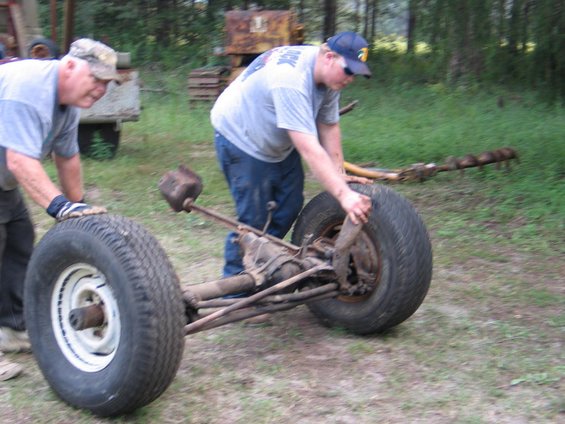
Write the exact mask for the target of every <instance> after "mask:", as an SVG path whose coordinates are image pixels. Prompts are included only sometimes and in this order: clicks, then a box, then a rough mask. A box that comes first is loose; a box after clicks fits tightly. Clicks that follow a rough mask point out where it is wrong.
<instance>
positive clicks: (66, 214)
mask: <svg viewBox="0 0 565 424" xmlns="http://www.w3.org/2000/svg"><path fill="white" fill-rule="evenodd" d="M106 212H107V211H106V209H105V208H102V207H99V206H90V205H89V204H87V203H73V202H71V201H70V200H68V199H67V198H66V197H65V196H63V195H62V194H60V195H58V196H57V197H55V198H54V199H53V200H52V201H51V203H50V204H49V207H48V208H47V213H48V214H49V215H51V216H52V217H53V218H55V219H56V220H57V221H63V220H65V219H67V218H76V217H78V216H83V215H96V214H101V213H106Z"/></svg>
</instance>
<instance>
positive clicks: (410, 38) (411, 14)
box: [406, 0, 417, 54]
mask: <svg viewBox="0 0 565 424" xmlns="http://www.w3.org/2000/svg"><path fill="white" fill-rule="evenodd" d="M416 9H417V0H409V2H408V28H407V29H406V53H407V54H412V53H414V46H415V44H416V42H415V40H414V37H415V34H414V31H415V29H416V13H417V10H416Z"/></svg>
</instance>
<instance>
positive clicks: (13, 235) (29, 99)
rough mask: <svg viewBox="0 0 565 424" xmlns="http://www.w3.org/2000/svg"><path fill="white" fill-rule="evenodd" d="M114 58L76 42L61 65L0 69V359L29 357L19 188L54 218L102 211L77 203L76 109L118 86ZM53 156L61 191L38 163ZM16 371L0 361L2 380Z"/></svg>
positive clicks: (27, 233) (24, 215) (27, 232)
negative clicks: (22, 354) (17, 355)
mask: <svg viewBox="0 0 565 424" xmlns="http://www.w3.org/2000/svg"><path fill="white" fill-rule="evenodd" d="M116 63H117V55H116V52H115V51H114V50H112V49H111V48H110V47H108V46H106V45H104V44H102V43H100V42H97V41H94V40H90V39H79V40H77V41H75V42H74V43H73V44H72V45H71V47H70V50H69V53H68V54H67V55H65V56H63V57H62V58H61V59H60V60H33V59H29V60H19V61H14V62H10V63H6V64H3V65H1V66H0V117H1V123H0V353H1V352H18V351H29V350H30V348H31V347H30V344H29V339H28V337H27V333H26V331H25V322H24V317H23V304H22V297H23V286H24V276H25V272H26V268H27V264H28V262H29V259H30V256H31V252H32V250H33V245H34V238H35V234H34V228H33V224H32V222H31V220H30V217H29V213H28V210H27V208H26V205H25V203H24V200H23V198H22V195H21V192H20V189H19V186H21V187H22V188H23V189H24V190H25V191H26V193H27V194H28V196H29V197H30V198H31V199H32V200H33V201H34V202H36V203H37V204H38V205H39V206H41V207H43V208H45V209H46V212H47V213H48V214H49V215H51V216H52V217H53V218H55V219H57V220H63V219H67V218H70V217H74V216H80V215H86V214H93V213H103V212H105V209H103V208H99V207H92V206H90V205H88V204H86V203H84V202H83V200H84V191H83V184H82V171H81V164H80V155H79V147H78V141H77V133H78V123H79V114H80V111H79V108H89V107H91V106H92V105H93V104H94V103H95V102H96V101H97V100H99V99H100V98H101V97H102V96H103V95H104V94H105V93H106V88H107V85H108V83H109V82H110V81H119V80H120V76H119V74H118V73H117V70H116ZM48 156H51V157H52V158H53V161H54V163H55V166H56V169H57V175H58V180H59V186H57V185H56V184H55V183H53V182H52V181H51V179H50V178H49V176H48V175H47V173H46V172H45V170H44V168H43V166H42V164H41V160H43V159H45V158H46V157H48ZM21 370H22V369H21V367H20V366H19V365H17V364H13V363H10V362H8V361H7V360H6V359H3V358H2V356H1V355H0V380H6V379H8V378H12V377H15V376H17V375H18V374H19V373H20V372H21Z"/></svg>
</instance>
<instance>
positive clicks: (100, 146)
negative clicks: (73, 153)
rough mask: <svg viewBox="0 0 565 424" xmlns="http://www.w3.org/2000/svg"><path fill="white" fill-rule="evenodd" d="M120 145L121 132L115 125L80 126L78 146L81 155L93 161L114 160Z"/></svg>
mask: <svg viewBox="0 0 565 424" xmlns="http://www.w3.org/2000/svg"><path fill="white" fill-rule="evenodd" d="M119 144H120V131H119V130H116V129H115V125H114V124H113V123H102V124H80V125H79V126H78V145H79V150H80V153H81V154H83V155H85V156H88V157H90V158H92V159H97V160H104V159H112V158H113V157H114V156H116V152H117V151H118V145H119Z"/></svg>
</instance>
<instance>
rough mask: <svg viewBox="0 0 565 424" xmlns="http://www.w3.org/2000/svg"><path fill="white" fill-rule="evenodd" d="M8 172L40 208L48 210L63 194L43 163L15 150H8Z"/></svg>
mask: <svg viewBox="0 0 565 424" xmlns="http://www.w3.org/2000/svg"><path fill="white" fill-rule="evenodd" d="M6 163H7V166H8V170H9V171H10V172H12V174H14V176H15V177H16V179H17V180H18V182H19V183H20V185H21V186H22V187H23V189H24V190H25V191H26V193H27V194H28V195H29V196H30V197H31V199H32V200H33V201H34V202H35V203H37V204H38V205H39V206H41V207H43V208H44V209H47V207H48V206H49V204H50V203H51V200H53V199H54V198H55V197H56V196H58V195H60V194H61V190H59V188H58V187H57V186H56V185H55V184H53V182H52V181H51V179H50V178H49V176H48V175H47V173H46V172H45V170H44V169H43V166H42V165H41V162H40V161H39V160H38V159H34V158H32V157H29V156H26V155H24V154H22V153H18V152H15V151H14V150H10V149H7V150H6Z"/></svg>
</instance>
